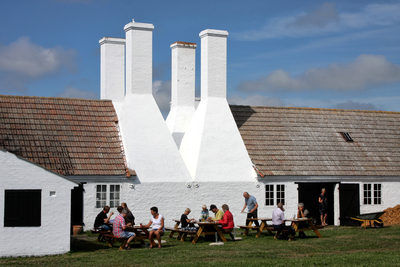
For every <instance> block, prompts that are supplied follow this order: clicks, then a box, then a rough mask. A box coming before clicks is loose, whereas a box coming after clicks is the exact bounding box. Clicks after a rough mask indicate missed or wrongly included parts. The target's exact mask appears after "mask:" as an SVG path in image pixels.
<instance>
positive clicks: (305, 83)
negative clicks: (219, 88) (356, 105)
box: [239, 54, 400, 92]
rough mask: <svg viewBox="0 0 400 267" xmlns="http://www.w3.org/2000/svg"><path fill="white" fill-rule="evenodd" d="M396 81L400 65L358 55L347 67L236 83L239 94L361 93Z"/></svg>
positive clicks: (282, 73)
mask: <svg viewBox="0 0 400 267" xmlns="http://www.w3.org/2000/svg"><path fill="white" fill-rule="evenodd" d="M398 81H400V65H397V64H393V63H391V62H389V61H388V60H387V59H386V58H385V57H384V56H380V55H366V54H362V55H360V56H358V57H357V58H356V59H355V60H354V61H352V62H350V63H347V64H331V65H329V66H328V67H326V68H325V67H320V68H311V69H308V70H307V71H306V72H305V73H304V74H302V75H298V76H296V77H291V76H290V73H289V72H286V71H284V70H276V71H274V72H271V73H270V74H268V75H267V76H265V77H261V78H260V79H258V80H254V81H243V82H241V83H240V84H239V89H240V90H242V91H266V92H271V91H276V90H282V89H283V90H289V91H300V90H318V89H332V90H362V89H366V88H371V87H375V86H379V85H383V84H388V83H392V82H398Z"/></svg>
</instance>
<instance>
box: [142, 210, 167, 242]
mask: <svg viewBox="0 0 400 267" xmlns="http://www.w3.org/2000/svg"><path fill="white" fill-rule="evenodd" d="M150 212H151V215H152V216H151V219H150V221H149V223H148V224H146V225H144V226H145V227H150V225H152V224H153V229H152V230H151V231H150V234H149V241H150V248H153V246H152V245H151V244H152V243H153V238H154V236H155V237H156V238H157V240H158V248H161V236H163V235H164V231H165V228H164V216H162V215H161V214H159V213H158V208H157V207H152V208H151V209H150Z"/></svg>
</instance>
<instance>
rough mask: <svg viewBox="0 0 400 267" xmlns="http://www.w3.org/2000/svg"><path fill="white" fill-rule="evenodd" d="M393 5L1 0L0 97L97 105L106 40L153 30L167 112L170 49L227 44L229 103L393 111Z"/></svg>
mask: <svg viewBox="0 0 400 267" xmlns="http://www.w3.org/2000/svg"><path fill="white" fill-rule="evenodd" d="M399 14H400V1H399V0H397V1H394V0H393V1H369V0H360V1H336V2H324V1H298V0H294V1H285V0H282V1H251V0H248V1H238V0H230V1H223V0H220V1H217V0H213V1H208V0H203V1H188V0H186V1H166V0H164V1H161V0H160V1H151V0H146V1H134V0H129V1H128V0H115V1H111V0H13V1H5V0H0V25H1V26H0V94H5V95H28V96H50V97H77V98H93V99H98V98H99V96H100V47H99V42H98V41H99V40H100V39H101V38H102V37H104V36H109V37H124V36H125V32H124V30H123V28H124V25H126V24H127V23H129V22H131V21H132V19H135V21H136V22H143V23H152V24H153V25H154V27H155V28H154V31H153V93H154V95H155V98H156V100H157V103H158V104H159V106H160V109H161V111H162V112H163V114H164V116H165V115H166V114H167V113H168V110H169V101H170V79H171V78H170V77H171V68H170V65H171V49H170V44H172V43H174V42H176V41H184V42H195V43H197V44H198V48H197V51H196V53H197V55H196V65H197V66H196V68H197V69H196V79H197V80H196V84H197V89H196V90H197V95H200V50H201V48H200V38H199V33H200V32H201V31H202V30H204V29H219V30H226V31H228V32H229V36H228V77H227V78H228V88H227V94H228V101H229V103H232V104H242V105H270V106H291V107H293V106H295V107H313V108H341V109H364V110H383V111H400V34H399V33H400V15H399Z"/></svg>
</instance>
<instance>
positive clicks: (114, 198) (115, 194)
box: [110, 185, 120, 208]
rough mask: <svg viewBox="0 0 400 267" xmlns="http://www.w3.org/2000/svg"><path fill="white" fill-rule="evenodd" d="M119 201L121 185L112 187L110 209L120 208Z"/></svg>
mask: <svg viewBox="0 0 400 267" xmlns="http://www.w3.org/2000/svg"><path fill="white" fill-rule="evenodd" d="M119 199H120V198H119V185H110V207H111V208H116V207H118V206H119Z"/></svg>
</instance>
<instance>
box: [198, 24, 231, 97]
mask: <svg viewBox="0 0 400 267" xmlns="http://www.w3.org/2000/svg"><path fill="white" fill-rule="evenodd" d="M199 36H200V38H201V98H202V100H203V99H205V98H208V97H220V98H226V58H227V49H226V47H227V37H228V32H227V31H221V30H211V29H207V30H204V31H202V32H201V33H200V34H199Z"/></svg>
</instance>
